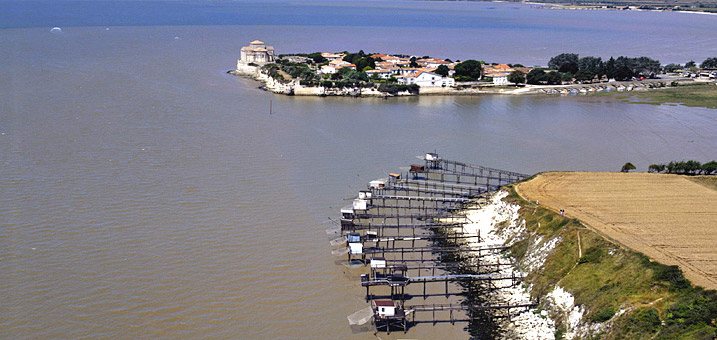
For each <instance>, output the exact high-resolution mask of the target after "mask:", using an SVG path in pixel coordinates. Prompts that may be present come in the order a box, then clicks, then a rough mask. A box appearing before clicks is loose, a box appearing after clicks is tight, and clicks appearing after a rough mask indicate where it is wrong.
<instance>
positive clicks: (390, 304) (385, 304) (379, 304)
mask: <svg viewBox="0 0 717 340" xmlns="http://www.w3.org/2000/svg"><path fill="white" fill-rule="evenodd" d="M373 302H374V303H375V304H376V306H377V307H396V304H395V303H394V302H393V301H392V300H373Z"/></svg>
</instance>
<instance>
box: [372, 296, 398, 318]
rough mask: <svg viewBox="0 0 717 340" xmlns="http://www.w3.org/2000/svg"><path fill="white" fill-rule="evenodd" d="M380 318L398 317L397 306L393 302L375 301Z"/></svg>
mask: <svg viewBox="0 0 717 340" xmlns="http://www.w3.org/2000/svg"><path fill="white" fill-rule="evenodd" d="M373 303H374V305H375V306H376V307H375V308H376V312H377V313H378V316H379V317H380V318H385V317H390V316H394V315H396V304H395V303H394V302H393V301H391V300H373Z"/></svg>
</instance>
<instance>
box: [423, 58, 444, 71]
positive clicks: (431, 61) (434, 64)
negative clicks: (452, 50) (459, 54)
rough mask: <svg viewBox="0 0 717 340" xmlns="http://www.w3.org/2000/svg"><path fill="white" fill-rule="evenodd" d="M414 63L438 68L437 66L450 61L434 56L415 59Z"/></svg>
mask: <svg viewBox="0 0 717 340" xmlns="http://www.w3.org/2000/svg"><path fill="white" fill-rule="evenodd" d="M416 63H417V64H418V65H420V66H422V67H427V68H433V69H435V68H438V66H441V65H445V66H448V65H449V64H450V62H448V61H445V60H441V59H436V58H423V59H417V60H416Z"/></svg>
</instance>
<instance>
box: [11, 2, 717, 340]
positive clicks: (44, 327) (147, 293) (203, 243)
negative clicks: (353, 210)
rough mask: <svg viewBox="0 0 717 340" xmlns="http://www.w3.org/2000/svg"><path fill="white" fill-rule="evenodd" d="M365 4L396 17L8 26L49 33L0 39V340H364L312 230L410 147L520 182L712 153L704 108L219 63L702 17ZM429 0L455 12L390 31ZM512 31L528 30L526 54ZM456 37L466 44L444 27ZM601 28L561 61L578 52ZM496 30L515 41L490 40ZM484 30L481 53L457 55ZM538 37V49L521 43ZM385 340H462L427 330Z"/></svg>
mask: <svg viewBox="0 0 717 340" xmlns="http://www.w3.org/2000/svg"><path fill="white" fill-rule="evenodd" d="M9 3H10V4H11V5H12V6H19V5H17V3H15V2H9ZM58 3H60V4H66V2H58ZM177 3H178V4H179V5H177V6H178V7H179V8H180V9H177V10H178V11H180V12H181V13H185V14H186V13H187V11H189V10H184V12H182V11H181V8H195V7H196V4H197V3H196V2H177ZM90 4H92V3H88V4H87V5H88V6H95V5H90ZM152 4H154V6H160V5H157V3H148V4H147V6H150V5H152ZM221 4H227V3H225V2H219V3H212V5H211V6H219V5H221ZM373 4H376V5H379V6H382V8H383V9H384V10H387V9H390V8H394V10H395V11H397V13H399V14H400V15H401V17H402V18H403V17H405V18H407V19H405V20H404V21H400V20H399V23H398V24H396V25H395V26H387V24H385V25H384V26H380V25H378V23H382V22H385V20H375V22H376V23H377V25H378V26H377V25H374V26H371V27H366V26H365V25H364V27H361V28H358V27H356V26H357V24H356V23H352V22H348V24H346V25H344V24H341V22H337V21H334V20H333V19H330V18H331V17H332V15H344V16H346V17H348V15H347V14H346V11H347V10H354V11H355V10H357V9H355V8H353V7H351V6H348V5H347V4H346V3H339V4H338V5H333V4H329V3H309V5H304V4H303V3H290V4H287V3H284V2H272V3H270V5H268V6H269V7H267V8H269V9H271V10H274V11H278V12H279V13H278V14H277V16H278V17H273V16H270V15H267V14H266V12H265V11H267V9H266V8H264V7H257V8H258V9H257V8H255V9H251V10H252V11H254V12H251V11H250V12H249V14H251V13H254V14H256V15H255V16H251V15H249V14H247V13H245V12H241V13H243V14H236V13H235V15H236V16H235V17H236V18H243V19H242V20H247V22H248V23H247V24H245V25H236V24H240V23H233V22H231V20H230V19H226V21H221V20H219V19H216V20H219V21H220V22H218V23H219V24H221V26H207V24H208V23H207V22H204V21H202V20H197V21H196V22H175V21H172V20H174V19H173V17H172V16H170V15H165V16H162V15H158V18H160V19H161V20H160V22H162V23H163V24H166V25H173V26H163V27H157V26H147V27H134V26H133V25H143V24H145V23H143V22H129V24H128V23H125V22H123V21H121V20H120V19H121V18H123V16H121V15H118V16H117V17H118V18H119V19H116V20H120V21H112V20H110V19H106V20H107V22H108V23H105V24H103V25H100V24H94V23H92V22H89V23H88V22H85V21H83V20H85V19H74V20H75V23H76V25H71V24H72V22H68V23H66V24H67V25H68V27H66V28H64V29H63V33H62V34H51V33H50V32H49V27H52V26H58V25H61V24H54V23H52V24H50V23H49V22H48V21H50V20H49V19H47V18H45V17H43V18H41V19H42V20H41V19H37V18H35V17H32V16H29V15H28V16H29V17H31V18H33V19H32V20H38V22H42V23H47V26H48V27H40V26H41V25H39V24H37V25H35V24H31V25H26V26H22V25H15V26H13V27H12V28H7V29H3V30H0V49H2V50H3V51H6V53H3V54H2V55H0V79H2V81H0V112H1V114H0V172H1V176H0V193H1V194H0V271H2V272H3V275H2V278H0V292H1V293H0V301H2V302H1V303H0V311H1V313H2V315H3V317H2V318H0V337H2V338H13V339H43V338H45V339H57V338H93V339H94V338H126V339H131V338H172V339H174V338H247V339H256V338H265V339H294V338H308V339H323V338H349V339H369V338H373V336H372V334H371V333H353V332H352V331H351V329H349V327H348V325H347V322H346V318H345V317H346V315H348V314H350V313H352V312H354V311H355V310H358V309H360V308H363V307H364V306H365V302H364V301H363V297H362V293H363V292H364V291H363V290H362V289H361V288H360V287H359V286H358V284H357V276H358V272H352V271H350V270H348V269H346V268H344V267H342V266H337V265H336V264H335V263H334V261H335V259H334V258H332V257H331V256H330V247H329V245H328V242H327V236H326V235H325V233H324V229H326V228H327V227H329V226H330V224H329V223H327V222H328V220H327V217H336V216H337V215H338V210H337V209H338V208H339V207H341V206H342V205H344V203H345V201H344V199H345V198H348V197H350V196H352V195H355V193H356V191H357V190H359V189H361V188H363V187H364V185H365V183H366V182H368V181H369V180H371V179H374V178H376V177H380V176H384V175H385V174H386V172H388V171H394V170H397V169H398V168H399V167H401V166H405V165H407V164H410V163H411V162H415V158H414V156H415V155H419V154H421V153H423V152H426V151H432V150H437V151H438V152H439V153H441V154H442V155H444V156H446V157H450V158H454V159H459V160H464V161H467V162H473V163H478V164H485V165H489V166H494V167H498V168H506V169H510V170H515V171H520V172H526V173H533V172H537V171H543V170H610V171H613V170H616V169H619V167H620V166H622V164H623V163H625V162H626V161H631V162H633V163H634V164H635V165H636V166H637V167H638V168H639V169H645V168H646V167H647V166H648V165H649V164H651V163H656V162H663V161H669V160H674V159H698V160H707V159H715V158H717V152H716V151H715V150H717V113H716V112H717V111H715V110H708V109H701V108H685V107H681V106H646V105H628V104H624V103H621V102H615V101H611V100H609V99H595V100H590V101H580V100H575V99H569V98H553V97H505V96H494V97H421V98H401V99H394V100H379V99H353V98H301V97H285V96H275V95H271V94H269V93H266V92H263V91H261V90H259V89H257V86H258V84H257V83H255V82H253V81H251V80H247V79H241V78H237V77H232V76H229V75H226V74H225V73H224V71H225V70H227V69H230V68H231V67H232V66H233V65H234V64H235V59H236V57H237V55H238V51H239V48H240V47H241V46H242V45H244V44H246V42H247V41H251V40H253V39H256V38H259V39H262V40H265V41H267V42H270V43H272V44H273V45H275V46H276V48H277V50H278V51H279V52H280V53H282V52H287V51H297V50H304V51H313V50H319V49H330V50H343V49H348V50H355V49H358V48H364V49H367V50H368V49H375V50H391V51H396V52H407V53H411V52H412V51H415V53H421V54H423V53H424V52H423V51H426V52H425V53H430V54H439V53H440V51H451V52H450V53H447V52H446V54H447V55H446V56H448V55H450V56H453V55H457V56H460V57H461V58H465V57H466V56H474V57H476V56H486V57H485V59H494V58H495V59H500V58H508V56H510V57H511V58H513V59H510V58H508V59H510V60H512V61H522V62H526V63H543V64H545V63H546V62H547V58H549V56H551V55H554V54H556V53H555V52H561V48H560V46H563V45H561V44H563V43H564V42H559V41H558V40H560V39H557V38H553V37H549V36H545V35H544V31H543V30H546V29H547V30H558V31H559V30H560V27H561V26H562V25H565V23H585V24H584V25H582V26H580V25H578V26H579V29H577V31H582V32H583V33H585V34H588V35H596V36H601V35H600V33H599V32H597V31H596V28H595V27H594V25H595V22H597V21H600V20H603V19H605V18H610V20H613V21H614V22H615V25H614V26H615V27H618V28H620V29H624V27H626V26H632V25H636V24H635V22H634V20H633V19H635V18H637V19H638V20H646V22H647V25H648V27H646V28H639V29H637V32H633V31H625V32H623V33H622V34H625V35H627V36H629V38H618V39H636V37H639V36H640V34H647V33H646V32H649V31H650V26H649V25H652V26H651V28H652V29H654V28H655V27H656V26H658V23H659V25H660V26H661V27H662V26H663V22H664V25H665V27H671V28H675V29H676V30H677V31H678V32H682V33H679V34H686V35H689V34H692V33H693V32H704V31H705V30H707V29H709V28H713V27H715V26H714V25H715V18H714V17H708V16H700V15H693V16H686V15H677V14H671V13H613V14H614V15H615V16H612V15H610V16H608V15H607V14H604V13H606V12H572V11H546V10H537V9H532V8H530V7H528V6H517V5H507V4H470V3H458V4H444V3H440V4H435V3H423V2H420V3H413V2H411V3H408V2H398V3H378V2H376V3H373ZM2 5H3V6H10V5H8V2H2ZM120 5H122V4H120ZM120 5H118V6H120ZM182 6H189V7H182ZM192 6H195V7H192ZM211 6H209V8H210V9H211V8H212V7H211ZM227 6H228V5H227ZM236 6H248V7H246V8H245V10H247V11H249V10H250V9H247V8H250V7H251V6H255V7H256V6H257V5H256V3H254V4H253V5H252V3H248V2H239V3H238V5H236ZM272 6H273V7H272ZM292 6H293V7H292ZM307 6H308V7H307ZM432 6H437V7H436V8H437V9H438V10H439V12H440V13H442V14H444V15H447V14H453V13H456V11H458V12H461V13H464V15H465V16H466V17H465V18H462V17H459V18H458V19H460V20H462V21H459V22H453V21H451V20H445V19H441V20H443V21H441V20H439V23H437V24H435V25H433V24H428V23H425V22H424V21H419V22H417V23H416V24H415V25H413V26H412V25H409V24H408V23H407V22H408V20H409V19H411V18H415V17H418V18H421V17H425V16H427V14H426V11H427V10H429V9H431V8H432ZM160 7H161V6H160ZM230 7H231V6H230ZM71 8H74V10H76V11H80V9H77V8H75V7H71ZM199 8H201V9H202V10H206V7H205V6H200V7H199ZM297 8H298V9H303V10H304V11H306V12H307V13H308V11H309V10H308V9H306V8H309V9H313V10H317V9H318V10H319V11H318V12H317V13H318V14H317V15H318V16H317V19H316V20H317V22H318V23H321V25H322V27H321V28H317V27H316V26H317V25H318V24H316V23H314V22H311V23H309V22H304V21H302V20H308V19H306V18H305V16H306V15H308V14H307V13H304V12H300V11H299V12H298V13H299V15H297V16H292V15H290V14H291V13H290V12H291V11H292V10H294V11H296V10H297ZM466 8H468V9H472V10H474V11H475V13H465V9H466ZM514 8H517V9H514ZM359 9H360V10H359V14H361V15H365V16H366V15H369V13H368V10H367V9H366V8H365V7H364V6H361V7H360V8H359ZM89 10H92V8H90V9H89ZM207 11H209V10H207ZM282 11H283V12H282ZM441 11H443V12H441ZM490 11H492V12H490ZM209 12H212V11H209ZM524 12H529V13H539V17H538V18H536V20H537V22H538V23H537V24H530V25H528V24H526V25H527V26H520V25H518V27H514V25H513V24H511V22H516V21H522V20H517V19H515V18H514V19H509V18H511V17H512V16H513V14H512V13H524ZM201 13H203V12H200V14H201ZM212 13H214V14H212V15H215V16H219V17H221V16H222V15H225V14H221V13H224V12H223V11H219V10H217V11H216V12H212ZM237 13H239V12H237ZM282 13H283V14H282ZM492 13H496V14H492ZM46 15H48V16H49V18H50V19H53V18H56V17H57V13H53V12H46ZM203 15H204V16H202V15H198V16H197V17H199V18H205V17H206V18H209V19H212V18H214V17H212V16H211V15H210V14H203ZM282 15H283V16H282ZM523 15H527V14H523ZM479 16H484V17H497V19H495V20H496V21H495V22H493V23H491V24H490V25H493V26H492V27H494V28H492V29H493V31H494V33H496V35H497V37H498V38H496V37H490V35H486V34H478V32H479V31H480V30H481V26H480V25H481V24H480V23H479V21H476V20H475V18H477V17H479ZM249 17H254V20H255V21H251V20H249V19H247V18H249ZM439 17H440V18H443V17H442V16H439ZM230 18H232V17H231V16H230ZM282 18H293V19H292V20H294V21H293V22H292V21H291V20H289V22H288V23H285V22H283V21H282V20H284V19H282ZM302 18H303V19H302ZM342 18H345V17H342ZM518 18H520V17H518ZM586 18H587V19H586ZM209 19H206V20H209ZM708 19H709V20H708ZM58 20H59V19H58ZM67 20H70V19H67ZM127 20H129V19H127ZM135 20H140V19H135ZM148 20H149V19H148ZM162 20H165V21H162ZM287 20H288V19H287ZM511 20H513V21H511ZM585 20H587V21H585ZM685 20H688V21H689V22H690V24H689V25H683V24H684V23H685ZM70 21H71V20H70ZM5 22H7V21H5ZM541 22H549V23H554V22H557V24H555V25H552V26H551V25H548V26H547V27H545V26H544V25H543V24H541ZM180 24H181V25H182V26H180ZM250 24H251V25H250ZM289 24H291V25H289ZM104 25H107V27H105V26H104ZM113 25H114V26H113ZM123 25H124V26H123ZM501 25H504V26H501ZM531 25H532V26H531ZM73 26H74V27H73ZM80 26H87V27H80ZM637 26H639V25H637ZM637 26H636V27H637ZM462 27H466V29H465V30H464V29H462ZM500 27H503V28H500ZM610 27H611V26H610ZM610 27H607V28H600V30H602V29H606V30H608V31H609V30H611V29H613V28H610ZM106 28H109V30H107V29H106ZM514 30H522V31H523V32H525V33H526V34H527V35H528V36H531V35H532V36H534V37H537V36H540V37H541V40H539V41H533V42H530V43H528V44H526V43H525V41H524V40H521V39H528V38H525V37H524V36H522V35H521V36H516V35H515V31H514ZM417 31H419V32H422V33H421V34H417V33H416V32H417ZM464 31H465V32H468V33H470V34H463V35H459V34H457V33H459V32H464ZM598 31H599V30H598ZM387 32H390V34H387ZM640 32H643V33H640ZM712 32H713V31H712ZM611 34H612V33H610V32H608V33H604V35H602V38H599V39H598V38H596V39H595V44H580V48H579V49H572V48H567V46H566V49H568V50H575V51H587V52H590V51H592V53H596V52H597V51H600V50H602V48H603V47H604V46H602V47H601V45H600V44H601V43H600V41H603V44H604V42H605V41H608V40H609V39H610V37H611ZM679 34H677V35H679ZM505 36H510V37H514V38H515V39H517V41H519V42H520V43H521V44H522V45H525V46H522V47H521V48H520V49H516V48H515V46H513V45H511V43H502V42H501V43H499V40H492V39H500V37H505ZM666 36H667V35H665V36H662V35H661V36H657V37H652V39H651V40H647V41H644V40H636V41H639V44H640V45H638V46H637V47H634V46H633V47H630V46H627V47H626V46H622V45H621V46H618V49H619V50H620V51H621V52H620V53H625V54H628V53H629V52H630V51H631V49H632V48H636V49H641V48H642V47H645V46H647V47H650V46H652V47H650V48H653V50H651V51H653V52H655V54H651V53H645V54H647V55H653V56H656V57H658V58H662V59H665V61H672V59H673V57H670V55H672V53H676V52H675V51H673V50H671V49H664V48H660V47H659V46H661V45H663V44H664V43H665V41H663V39H677V38H670V37H666ZM347 37H350V39H347ZM426 37H428V38H426ZM442 37H443V38H445V39H442ZM578 37H579V34H578V33H575V34H574V35H571V34H568V38H569V39H578ZM397 38H398V39H397ZM423 39H428V40H429V41H428V42H427V43H425V44H420V45H418V44H417V42H418V41H419V40H423ZM483 39H487V40H485V41H488V42H490V44H482V43H477V42H479V41H484V40H483ZM714 39H715V37H714V33H711V35H710V34H702V35H700V36H697V37H696V38H694V39H692V40H690V39H686V40H690V41H688V42H685V44H686V45H684V44H683V45H680V46H681V47H680V48H679V49H677V52H679V53H680V55H686V56H689V58H690V59H695V60H698V61H699V60H701V59H700V58H702V53H708V54H709V55H712V54H717V53H714V51H709V49H707V51H705V50H704V49H703V50H700V51H694V50H692V49H690V48H689V46H690V44H693V43H696V44H699V43H704V42H706V41H707V42H710V41H711V42H714ZM695 41H696V42H695ZM434 42H435V43H434ZM670 43H674V40H670ZM543 45H545V46H549V50H548V51H545V52H539V51H541V50H542V49H543V48H545V47H544V46H543ZM710 46H716V45H715V44H711V45H710ZM389 47H390V49H389ZM541 53H542V54H541ZM657 53H662V54H659V55H657ZM710 53H711V54H710ZM640 54H642V53H640ZM478 59H484V58H480V57H478ZM682 59H684V58H674V61H676V62H684V60H682ZM663 62H664V61H663ZM270 100H272V101H273V107H274V114H273V115H269V113H268V107H269V101H270ZM397 336H399V337H410V338H424V339H425V338H437V337H452V338H467V337H468V335H467V333H465V332H464V331H463V330H462V327H451V326H450V325H443V324H439V325H436V326H431V325H419V326H418V327H416V328H414V329H412V330H411V331H410V332H409V334H408V335H403V334H400V335H397ZM391 337H393V334H392V336H391Z"/></svg>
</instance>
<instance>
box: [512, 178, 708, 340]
mask: <svg viewBox="0 0 717 340" xmlns="http://www.w3.org/2000/svg"><path fill="white" fill-rule="evenodd" d="M509 189H510V191H511V194H510V196H508V197H507V198H506V200H509V201H511V202H513V203H516V204H519V205H520V206H521V207H522V208H521V214H522V216H523V217H524V218H525V221H526V228H527V229H528V232H529V233H530V234H531V236H530V238H529V239H527V240H522V241H520V242H518V243H516V244H515V245H514V246H513V247H512V249H511V250H512V253H513V255H514V256H515V257H516V258H517V259H518V260H519V261H520V260H521V259H522V258H524V256H525V249H526V248H527V242H532V241H534V240H535V239H536V236H537V235H543V236H545V237H544V239H543V242H545V241H547V240H548V239H551V238H554V237H560V238H561V239H562V241H561V242H560V243H558V245H557V246H556V247H555V248H554V250H553V251H552V252H551V253H550V255H548V257H547V260H546V262H545V265H544V266H543V268H541V269H538V270H536V271H534V272H531V273H530V274H529V275H528V278H527V283H529V284H533V292H534V294H535V295H536V296H535V297H537V295H542V294H545V293H547V292H549V291H551V290H552V289H553V288H554V287H555V286H556V285H559V286H561V287H563V288H564V289H565V290H567V291H569V292H571V293H572V294H573V296H574V297H575V303H576V304H579V305H582V306H584V307H585V308H586V310H587V313H586V315H585V316H584V318H587V319H588V320H591V321H592V322H596V323H599V322H607V321H608V320H610V321H609V322H611V323H612V326H611V327H607V328H606V330H605V331H604V332H603V333H601V334H597V335H595V337H594V338H595V339H650V338H654V339H714V338H715V336H717V325H716V324H717V292H715V291H704V290H702V289H701V288H694V287H692V285H691V284H690V283H689V281H687V280H686V279H685V278H684V277H683V276H682V272H681V271H680V269H679V268H678V267H676V266H665V265H662V264H659V263H655V262H651V261H650V260H649V259H648V258H647V257H646V256H644V255H642V254H640V253H636V252H633V251H631V250H629V249H624V248H622V247H620V246H619V245H616V244H614V243H612V242H610V241H608V240H606V239H605V238H603V237H602V236H600V235H598V234H596V233H594V232H592V231H590V230H588V229H586V228H585V227H584V226H583V225H582V224H581V223H580V221H578V220H576V219H570V218H567V217H564V216H562V215H559V214H556V213H554V212H552V211H550V210H548V209H545V208H542V207H538V206H536V205H535V204H533V203H531V202H527V201H525V200H523V199H522V198H521V197H520V196H519V195H518V194H517V193H516V192H515V189H514V188H512V187H510V188H509ZM578 233H579V239H580V248H581V249H580V250H581V251H582V257H580V256H579V251H580V250H579V249H578V248H579V247H578ZM621 309H626V310H627V311H626V312H625V313H624V314H621V315H619V316H617V317H614V318H613V316H614V315H615V313H616V312H617V311H619V310H621ZM560 322H564V320H562V321H561V320H558V325H560V324H561V323H560ZM559 329H560V328H559ZM561 333H562V332H561V331H560V330H559V331H558V335H559V334H561Z"/></svg>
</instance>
